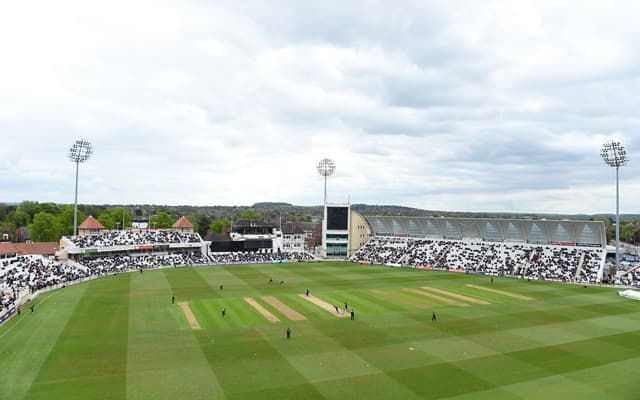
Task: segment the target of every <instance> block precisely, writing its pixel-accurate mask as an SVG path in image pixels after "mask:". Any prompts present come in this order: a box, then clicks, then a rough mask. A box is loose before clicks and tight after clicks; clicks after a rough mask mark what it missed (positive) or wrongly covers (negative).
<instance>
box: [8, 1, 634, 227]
mask: <svg viewBox="0 0 640 400" xmlns="http://www.w3.org/2000/svg"><path fill="white" fill-rule="evenodd" d="M638 15H640V3H638V2H631V1H621V2H617V3H616V2H613V1H607V2H605V1H594V2H589V1H584V0H580V1H573V2H564V1H540V0H536V1H510V0H509V1H476V0H470V1H397V0H396V1H348V2H345V1H327V0H325V1H315V2H302V1H297V0H296V1H268V2H265V1H255V2H253V1H235V0H234V1H184V0H181V1H177V0H176V1H157V0H153V1H138V0H127V1H87V0H80V1H42V2H39V1H28V2H27V1H2V2H0V51H1V53H0V137H1V138H2V140H1V141H0V201H5V202H6V201H21V200H35V201H41V202H43V201H53V202H57V203H73V196H74V178H75V165H74V164H73V163H72V162H70V161H69V159H68V158H67V154H68V151H69V148H70V147H71V145H72V144H73V143H74V141H75V140H76V139H81V138H83V139H86V140H89V141H91V142H92V143H93V146H94V154H93V155H92V157H91V158H90V159H89V160H88V161H87V162H86V163H85V164H82V165H81V166H80V187H79V192H80V193H79V202H80V203H92V204H106V203H109V204H123V203H127V204H129V203H154V204H190V205H251V204H253V203H255V202H259V201H284V202H289V203H293V204H297V205H318V204H321V203H322V197H323V180H322V177H321V176H319V175H318V173H317V172H316V163H317V161H318V160H320V159H322V158H324V157H329V158H332V159H333V160H334V161H335V163H336V165H337V168H336V170H335V174H334V175H333V176H331V177H330V178H329V180H328V198H329V201H331V202H346V201H349V200H350V201H351V202H353V203H367V204H397V205H404V206H410V207H418V208H424V209H433V210H448V211H456V210H459V211H492V212H502V211H509V212H525V213H529V212H531V213H532V212H550V213H570V214H573V213H598V212H614V211H615V169H613V168H609V167H607V166H606V165H605V164H604V162H603V161H602V160H601V158H600V155H599V153H600V147H601V145H602V144H603V143H604V142H606V141H609V140H612V139H615V140H620V141H621V142H622V143H623V144H624V145H625V147H626V148H627V151H628V154H629V157H630V159H631V161H630V162H629V164H628V165H627V166H625V167H623V168H621V169H620V184H621V211H622V212H627V213H632V212H640V174H639V172H640V97H639V95H640V23H638V19H637V17H638Z"/></svg>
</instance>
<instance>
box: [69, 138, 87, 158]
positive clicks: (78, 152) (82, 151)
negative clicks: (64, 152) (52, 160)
mask: <svg viewBox="0 0 640 400" xmlns="http://www.w3.org/2000/svg"><path fill="white" fill-rule="evenodd" d="M91 153H93V148H92V147H91V143H90V142H88V141H86V140H76V142H75V143H74V144H73V146H71V148H70V149H69V159H70V160H71V161H73V162H75V163H82V162H85V161H87V160H88V159H89V157H91Z"/></svg>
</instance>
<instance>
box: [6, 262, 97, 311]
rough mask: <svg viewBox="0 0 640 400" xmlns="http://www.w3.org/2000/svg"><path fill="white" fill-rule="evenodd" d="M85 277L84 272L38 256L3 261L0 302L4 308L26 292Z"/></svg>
mask: <svg viewBox="0 0 640 400" xmlns="http://www.w3.org/2000/svg"><path fill="white" fill-rule="evenodd" d="M87 276H88V274H87V273H86V272H85V271H82V270H80V269H77V268H74V267H71V266H67V265H64V264H61V263H59V262H57V261H53V260H49V259H46V258H44V257H42V256H38V255H28V256H19V257H16V258H14V259H9V260H3V261H2V263H1V264H0V292H2V296H0V302H2V305H3V307H5V308H6V307H8V306H9V305H11V304H13V302H14V301H16V297H19V295H20V294H21V293H23V292H25V291H27V290H28V291H30V292H35V291H37V290H40V289H44V288H47V287H51V286H55V285H58V284H64V283H67V282H72V281H76V280H78V279H82V278H85V277H87Z"/></svg>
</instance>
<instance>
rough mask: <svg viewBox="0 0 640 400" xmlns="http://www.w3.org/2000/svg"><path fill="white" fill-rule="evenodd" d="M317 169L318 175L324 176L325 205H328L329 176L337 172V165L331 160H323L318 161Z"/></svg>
mask: <svg viewBox="0 0 640 400" xmlns="http://www.w3.org/2000/svg"><path fill="white" fill-rule="evenodd" d="M316 169H317V170H318V173H319V174H320V175H322V176H324V205H325V206H326V205H327V176H329V175H331V174H333V171H335V170H336V163H334V162H333V160H332V159H330V158H323V159H322V160H320V161H318V164H316Z"/></svg>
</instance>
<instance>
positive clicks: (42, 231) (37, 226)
mask: <svg viewBox="0 0 640 400" xmlns="http://www.w3.org/2000/svg"><path fill="white" fill-rule="evenodd" d="M29 232H30V233H31V240H33V241H34V242H56V241H58V240H60V235H61V233H62V226H61V225H60V221H58V218H57V217H56V216H55V215H53V214H50V213H48V212H45V211H41V212H39V213H37V214H36V215H35V216H34V217H33V223H32V224H30V225H29Z"/></svg>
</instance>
